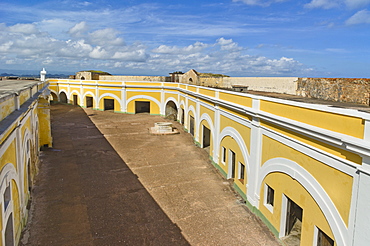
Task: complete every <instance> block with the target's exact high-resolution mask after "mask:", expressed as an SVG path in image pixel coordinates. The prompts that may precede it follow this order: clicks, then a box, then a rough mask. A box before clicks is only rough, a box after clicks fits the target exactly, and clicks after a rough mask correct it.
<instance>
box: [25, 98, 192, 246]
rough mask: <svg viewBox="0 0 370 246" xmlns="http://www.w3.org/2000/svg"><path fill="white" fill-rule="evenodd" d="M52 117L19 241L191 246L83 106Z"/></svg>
mask: <svg viewBox="0 0 370 246" xmlns="http://www.w3.org/2000/svg"><path fill="white" fill-rule="evenodd" d="M51 117H52V135H53V141H54V144H53V148H52V149H49V150H45V151H43V152H42V157H41V160H42V161H41V164H40V172H39V174H38V176H37V180H36V182H35V184H34V187H33V195H32V201H33V202H32V206H31V213H30V220H29V224H28V225H27V227H26V229H25V231H24V232H23V235H22V239H21V243H20V245H189V243H188V242H187V240H186V239H185V238H184V236H183V235H182V234H181V230H180V229H179V227H178V226H177V225H176V224H174V223H173V222H172V221H171V220H170V219H169V218H168V217H167V215H166V214H165V213H164V211H163V210H162V209H161V208H160V206H159V205H158V204H157V203H156V201H155V200H154V199H153V198H152V196H151V195H150V194H149V193H148V192H147V190H146V189H145V187H144V186H143V185H142V184H141V183H140V181H139V180H138V178H137V176H136V175H135V174H134V173H133V172H132V171H131V170H130V169H129V168H128V166H127V165H126V163H125V162H124V161H123V160H122V159H121V157H120V156H119V155H118V154H117V153H116V151H115V150H114V149H113V147H112V146H111V145H110V143H109V142H108V141H107V140H106V139H105V137H104V136H103V135H102V133H101V132H100V131H99V130H98V129H97V128H96V127H95V125H94V123H93V122H91V120H90V119H89V117H88V116H87V115H86V113H85V112H84V110H83V109H81V108H79V107H76V106H70V105H61V104H54V105H53V106H52V110H51ZM139 151H140V150H138V154H139V153H140V152H139Z"/></svg>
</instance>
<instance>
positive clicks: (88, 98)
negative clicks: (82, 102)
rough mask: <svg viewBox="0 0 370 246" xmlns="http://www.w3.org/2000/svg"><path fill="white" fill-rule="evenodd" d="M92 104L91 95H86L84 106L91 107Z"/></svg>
mask: <svg viewBox="0 0 370 246" xmlns="http://www.w3.org/2000/svg"><path fill="white" fill-rule="evenodd" d="M92 107H94V105H93V97H86V108H92Z"/></svg>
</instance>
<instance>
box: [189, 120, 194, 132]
mask: <svg viewBox="0 0 370 246" xmlns="http://www.w3.org/2000/svg"><path fill="white" fill-rule="evenodd" d="M190 134H191V135H193V136H194V117H193V116H191V115H190Z"/></svg>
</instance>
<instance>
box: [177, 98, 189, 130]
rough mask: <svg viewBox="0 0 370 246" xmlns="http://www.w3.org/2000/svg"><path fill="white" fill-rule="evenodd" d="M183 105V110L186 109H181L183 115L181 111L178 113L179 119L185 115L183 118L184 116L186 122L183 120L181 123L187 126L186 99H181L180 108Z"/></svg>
mask: <svg viewBox="0 0 370 246" xmlns="http://www.w3.org/2000/svg"><path fill="white" fill-rule="evenodd" d="M181 106H183V107H184V108H183V110H184V111H182V110H180V112H181V115H180V113H179V114H178V118H179V121H180V119H181V117H183V118H184V122H181V123H182V124H183V125H184V126H185V121H186V117H187V109H186V105H185V102H184V100H181V101H180V103H179V109H180V108H181ZM182 114H184V116H182Z"/></svg>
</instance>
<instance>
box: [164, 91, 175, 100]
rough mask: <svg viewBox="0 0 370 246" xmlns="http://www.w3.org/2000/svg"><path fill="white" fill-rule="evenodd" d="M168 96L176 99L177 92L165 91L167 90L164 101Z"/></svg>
mask: <svg viewBox="0 0 370 246" xmlns="http://www.w3.org/2000/svg"><path fill="white" fill-rule="evenodd" d="M170 97H173V98H175V99H176V101H177V94H175V93H167V92H166V93H165V94H164V98H165V101H166V100H167V99H168V98H170Z"/></svg>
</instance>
